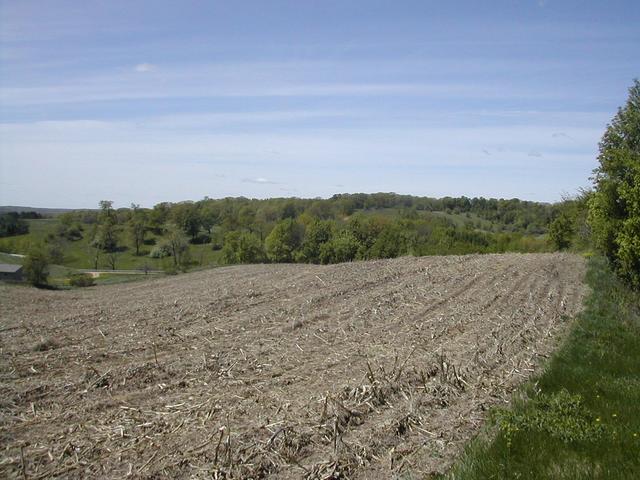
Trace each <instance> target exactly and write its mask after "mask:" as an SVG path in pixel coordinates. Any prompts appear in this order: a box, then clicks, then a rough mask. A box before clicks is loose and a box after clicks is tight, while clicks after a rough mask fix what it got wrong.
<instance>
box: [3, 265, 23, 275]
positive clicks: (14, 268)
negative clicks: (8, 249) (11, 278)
mask: <svg viewBox="0 0 640 480" xmlns="http://www.w3.org/2000/svg"><path fill="white" fill-rule="evenodd" d="M21 269H22V265H12V264H10V263H0V273H16V272H18V271H20V270H21Z"/></svg>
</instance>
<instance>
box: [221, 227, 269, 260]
mask: <svg viewBox="0 0 640 480" xmlns="http://www.w3.org/2000/svg"><path fill="white" fill-rule="evenodd" d="M266 258H267V256H266V253H265V251H264V247H263V246H262V242H261V241H260V237H258V236H257V235H256V234H255V233H250V232H229V233H228V234H227V235H225V238H224V247H223V248H222V260H223V262H224V263H226V264H234V263H261V262H264V261H265V260H266Z"/></svg>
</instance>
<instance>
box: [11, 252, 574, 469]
mask: <svg viewBox="0 0 640 480" xmlns="http://www.w3.org/2000/svg"><path fill="white" fill-rule="evenodd" d="M583 274H584V262H583V260H582V259H580V258H579V257H576V256H571V255H563V254H537V255H517V254H508V255H471V256H461V257H453V256H451V257H423V258H402V259H397V260H383V261H373V262H359V263H351V264H340V265H332V266H309V265H251V266H239V267H228V268H221V269H216V270H210V271H204V272H197V273H192V274H188V275H182V276H178V277H172V278H162V279H152V280H149V281H147V282H144V283H136V284H124V285H113V286H104V287H99V288H90V289H84V290H73V291H42V290H35V289H31V288H26V287H15V286H0V304H1V311H0V320H1V324H0V342H1V343H0V348H1V359H2V361H1V363H0V367H1V368H0V375H1V377H0V379H1V384H0V412H1V413H0V476H1V477H3V478H12V477H13V478H15V477H18V478H44V477H72V478H73V477H76V478H79V477H109V478H122V477H126V476H129V477H132V478H143V477H144V478H272V479H275V478H278V479H281V478H285V479H286V478H308V479H312V478H313V479H320V478H350V479H364V478H367V479H373V478H381V479H382V478H385V479H386V478H397V477H400V476H403V478H412V476H415V477H416V478H423V477H424V476H428V475H429V474H430V473H433V472H441V471H443V470H444V469H446V468H447V467H448V466H449V465H450V464H451V462H452V461H453V459H454V458H455V455H456V454H458V453H459V452H460V450H461V448H462V446H463V445H464V443H465V442H466V441H468V440H469V439H470V438H471V437H472V436H473V435H474V434H475V433H477V431H478V428H479V426H480V424H481V422H482V420H483V418H484V412H485V410H486V409H487V408H488V407H489V406H491V405H493V404H496V403H498V402H505V401H507V400H508V398H509V395H510V393H511V392H512V391H513V389H514V388H515V386H517V385H518V384H519V383H521V382H522V381H523V380H525V379H526V378H527V377H529V376H530V375H531V373H532V372H533V371H534V368H535V366H536V365H537V364H539V362H540V361H541V360H543V359H544V358H545V357H546V356H547V355H548V354H549V352H550V351H551V350H552V349H553V347H554V346H555V345H556V344H557V338H558V337H559V336H560V335H559V334H560V333H561V332H562V331H563V330H564V329H565V328H564V327H565V326H566V323H567V322H566V318H567V317H568V316H571V315H573V314H575V312H576V311H577V310H578V309H579V308H580V304H581V300H582V296H583V293H584V287H583V285H582V277H583Z"/></svg>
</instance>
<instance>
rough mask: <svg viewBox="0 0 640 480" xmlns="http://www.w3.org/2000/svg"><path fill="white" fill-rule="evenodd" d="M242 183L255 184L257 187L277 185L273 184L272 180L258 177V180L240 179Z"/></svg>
mask: <svg viewBox="0 0 640 480" xmlns="http://www.w3.org/2000/svg"><path fill="white" fill-rule="evenodd" d="M242 182H243V183H257V184H259V185H277V184H278V182H274V181H272V180H269V179H267V178H263V177H258V178H243V179H242Z"/></svg>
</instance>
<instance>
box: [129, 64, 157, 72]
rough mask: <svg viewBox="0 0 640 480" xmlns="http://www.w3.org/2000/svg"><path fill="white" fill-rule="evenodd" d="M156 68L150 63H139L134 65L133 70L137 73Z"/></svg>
mask: <svg viewBox="0 0 640 480" xmlns="http://www.w3.org/2000/svg"><path fill="white" fill-rule="evenodd" d="M155 69H156V66H155V65H153V64H151V63H139V64H137V65H136V66H135V67H134V70H135V71H136V72H138V73H145V72H151V71H153V70H155Z"/></svg>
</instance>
